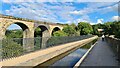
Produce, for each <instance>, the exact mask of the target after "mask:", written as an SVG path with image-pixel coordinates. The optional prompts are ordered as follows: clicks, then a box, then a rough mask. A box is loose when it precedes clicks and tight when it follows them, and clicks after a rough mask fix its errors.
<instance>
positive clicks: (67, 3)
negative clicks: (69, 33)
mask: <svg viewBox="0 0 120 68" xmlns="http://www.w3.org/2000/svg"><path fill="white" fill-rule="evenodd" d="M0 1H1V3H0V8H2V9H1V10H0V14H4V15H12V16H15V17H21V18H28V19H33V20H39V21H47V22H53V23H62V24H71V23H75V24H78V23H79V22H88V23H90V24H97V23H104V22H108V21H118V20H120V17H119V16H118V4H119V2H118V1H117V0H114V1H111V0H110V1H111V2H103V1H104V0H103V1H102V0H101V2H99V1H96V0H95V1H93V2H91V1H89V0H88V1H86V0H84V2H82V1H81V0H78V1H77V0H76V1H75V0H74V1H73V0H64V1H62V0H61V1H60V0H48V1H45V0H42V1H44V2H42V1H40V0H14V1H13V0H0ZM17 28H20V27H18V26H16V25H11V26H10V27H8V29H17Z"/></svg>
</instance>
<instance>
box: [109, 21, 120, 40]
mask: <svg viewBox="0 0 120 68" xmlns="http://www.w3.org/2000/svg"><path fill="white" fill-rule="evenodd" d="M111 28H112V29H113V30H112V31H114V34H115V37H116V38H120V21H118V22H113V25H112V27H111Z"/></svg>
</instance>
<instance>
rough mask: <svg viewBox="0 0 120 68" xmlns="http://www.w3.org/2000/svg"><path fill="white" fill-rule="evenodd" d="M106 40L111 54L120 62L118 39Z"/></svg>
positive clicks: (119, 42) (110, 38)
mask: <svg viewBox="0 0 120 68" xmlns="http://www.w3.org/2000/svg"><path fill="white" fill-rule="evenodd" d="M106 40H107V42H108V43H109V44H110V46H111V48H112V50H113V52H114V53H115V54H116V55H117V58H118V61H119V62H120V39H117V38H112V37H106Z"/></svg>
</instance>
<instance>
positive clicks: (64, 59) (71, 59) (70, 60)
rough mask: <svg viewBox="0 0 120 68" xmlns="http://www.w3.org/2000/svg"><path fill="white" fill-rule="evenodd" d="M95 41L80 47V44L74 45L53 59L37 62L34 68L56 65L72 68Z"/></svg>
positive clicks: (49, 67)
mask: <svg viewBox="0 0 120 68" xmlns="http://www.w3.org/2000/svg"><path fill="white" fill-rule="evenodd" d="M96 41H97V39H95V40H93V41H91V42H90V43H87V44H85V45H83V46H82V47H81V46H79V47H76V48H74V49H72V50H70V51H67V52H66V53H63V54H61V55H59V56H57V57H55V58H53V59H50V60H48V61H46V62H44V63H42V64H39V65H38V66H36V67H35V68H39V67H40V66H44V67H48V68H54V67H56V66H67V67H69V68H72V67H73V66H74V65H75V64H76V63H77V62H78V61H79V60H80V58H81V57H82V56H83V55H84V54H85V53H86V52H87V51H88V49H89V48H90V47H91V45H93V44H94V43H95V42H96Z"/></svg>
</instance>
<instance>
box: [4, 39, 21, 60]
mask: <svg viewBox="0 0 120 68" xmlns="http://www.w3.org/2000/svg"><path fill="white" fill-rule="evenodd" d="M2 50H3V51H2V58H7V57H8V58H10V57H16V56H19V55H21V54H23V47H22V46H21V45H20V44H18V43H17V42H15V41H13V40H11V39H4V40H3V41H2Z"/></svg>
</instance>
